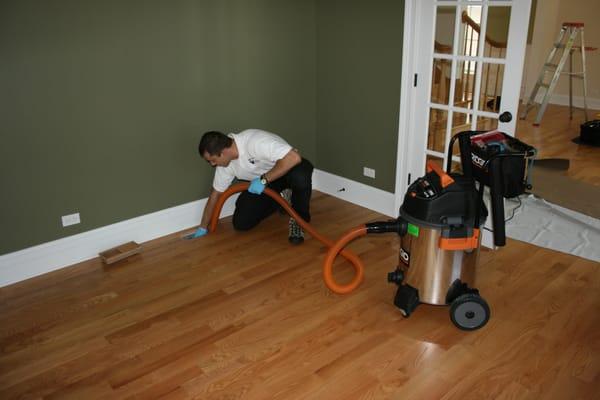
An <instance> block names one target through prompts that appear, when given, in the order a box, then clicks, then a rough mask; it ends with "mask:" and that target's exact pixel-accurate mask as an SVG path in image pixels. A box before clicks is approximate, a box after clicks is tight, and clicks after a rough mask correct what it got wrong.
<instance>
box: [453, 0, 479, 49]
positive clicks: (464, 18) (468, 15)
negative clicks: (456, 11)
mask: <svg viewBox="0 0 600 400" xmlns="http://www.w3.org/2000/svg"><path fill="white" fill-rule="evenodd" d="M481 9H482V6H466V7H465V8H464V10H463V12H462V15H461V24H460V34H459V35H460V36H459V37H458V39H459V40H458V46H459V49H458V54H459V55H461V56H477V50H478V47H479V31H480V30H481Z"/></svg>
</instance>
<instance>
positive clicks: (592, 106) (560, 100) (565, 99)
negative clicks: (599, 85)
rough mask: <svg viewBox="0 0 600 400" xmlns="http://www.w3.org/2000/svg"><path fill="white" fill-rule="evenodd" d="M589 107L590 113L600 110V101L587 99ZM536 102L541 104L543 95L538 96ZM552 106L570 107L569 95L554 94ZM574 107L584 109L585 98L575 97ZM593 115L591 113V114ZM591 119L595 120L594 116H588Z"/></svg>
mask: <svg viewBox="0 0 600 400" xmlns="http://www.w3.org/2000/svg"><path fill="white" fill-rule="evenodd" d="M586 100H587V107H588V111H592V112H593V111H597V110H600V99H595V98H590V97H588V98H587V99H586ZM536 101H537V102H538V103H540V102H541V101H542V95H541V94H538V95H537V96H536ZM549 102H550V104H556V105H559V106H568V105H569V95H568V94H553V95H552V97H550V101H549ZM573 106H575V107H579V108H582V107H583V97H582V96H573ZM590 114H591V113H590ZM588 117H589V118H590V119H597V118H594V115H588Z"/></svg>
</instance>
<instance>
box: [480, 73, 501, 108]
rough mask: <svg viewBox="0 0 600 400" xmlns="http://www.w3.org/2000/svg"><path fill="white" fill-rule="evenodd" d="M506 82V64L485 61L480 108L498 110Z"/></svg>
mask: <svg viewBox="0 0 600 400" xmlns="http://www.w3.org/2000/svg"><path fill="white" fill-rule="evenodd" d="M503 82H504V64H491V63H484V64H483V71H482V74H481V88H480V91H479V109H480V110H485V111H490V112H498V111H499V110H500V101H501V100H502V99H501V98H500V94H501V93H502V84H503Z"/></svg>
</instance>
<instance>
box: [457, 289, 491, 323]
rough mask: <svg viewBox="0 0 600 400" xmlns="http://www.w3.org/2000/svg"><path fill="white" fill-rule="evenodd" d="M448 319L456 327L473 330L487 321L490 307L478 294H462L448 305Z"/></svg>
mask: <svg viewBox="0 0 600 400" xmlns="http://www.w3.org/2000/svg"><path fill="white" fill-rule="evenodd" d="M450 319H451V320H452V322H453V323H454V325H456V327H457V328H459V329H462V330H464V331H473V330H475V329H479V328H481V327H482V326H484V325H485V324H486V323H487V322H488V320H489V319H490V307H489V306H488V304H487V303H486V301H485V300H484V299H483V298H482V297H481V296H479V295H478V294H474V293H467V294H463V295H460V296H458V297H457V298H456V299H454V301H453V302H452V304H451V305H450Z"/></svg>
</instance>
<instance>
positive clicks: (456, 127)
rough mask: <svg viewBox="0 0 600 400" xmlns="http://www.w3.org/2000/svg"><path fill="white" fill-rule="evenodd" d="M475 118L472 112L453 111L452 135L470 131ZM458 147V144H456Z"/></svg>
mask: <svg viewBox="0 0 600 400" xmlns="http://www.w3.org/2000/svg"><path fill="white" fill-rule="evenodd" d="M472 120H473V115H472V114H465V113H461V112H454V113H452V133H451V134H452V136H454V135H456V134H457V133H460V132H464V131H470V130H471V121H472ZM456 147H458V146H456Z"/></svg>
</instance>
